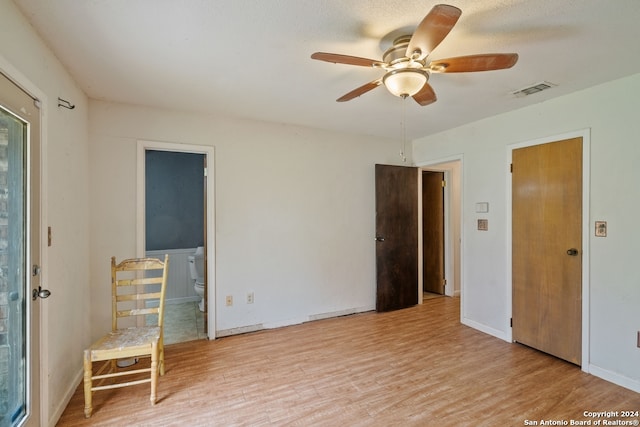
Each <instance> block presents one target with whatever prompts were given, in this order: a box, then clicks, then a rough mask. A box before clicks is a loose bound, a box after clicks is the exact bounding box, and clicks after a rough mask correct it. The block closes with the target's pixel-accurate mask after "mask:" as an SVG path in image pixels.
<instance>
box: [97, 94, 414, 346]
mask: <svg viewBox="0 0 640 427" xmlns="http://www.w3.org/2000/svg"><path fill="white" fill-rule="evenodd" d="M138 139H143V140H152V141H167V142H175V143H185V144H192V145H212V146H214V147H215V165H214V170H215V172H214V173H215V193H216V195H215V207H216V225H215V232H216V271H215V274H216V287H217V304H216V311H217V319H216V320H217V328H216V329H217V330H218V331H223V332H225V331H227V332H228V331H230V330H234V329H237V328H245V327H253V326H255V325H261V327H265V328H269V327H276V326H281V325H288V324H293V323H297V322H302V321H306V320H308V319H309V318H310V317H311V316H316V315H322V314H325V313H335V312H342V311H344V310H355V311H358V310H370V309H373V308H374V307H375V245H374V243H375V242H374V240H373V236H374V233H375V223H374V220H375V212H374V164H375V163H389V164H398V162H399V161H400V159H399V156H398V154H397V153H398V143H397V141H392V140H384V139H375V138H371V137H363V136H352V135H351V136H350V135H344V134H338V133H331V132H326V131H320V130H314V129H309V128H302V127H295V126H288V125H280V124H267V123H261V122H255V121H242V120H233V119H224V118H219V117H213V116H206V115H195V114H190V113H181V112H176V111H166V110H158V109H152V108H144V107H134V106H126V105H120V104H113V103H105V102H99V101H91V102H90V140H91V149H90V168H91V172H92V186H91V190H92V191H91V194H92V196H91V236H92V243H91V277H92V280H91V283H92V286H93V289H92V301H94V302H96V303H97V302H98V301H104V300H105V299H106V298H108V293H109V286H108V285H105V283H107V282H108V280H109V270H108V267H109V264H108V260H109V257H110V256H112V255H115V256H116V257H118V258H122V257H125V256H131V255H132V254H135V250H136V248H135V236H136V232H135V231H136V230H135V226H136V212H135V209H136V207H135V200H136V194H135V188H136V141H137V140H138ZM409 161H411V160H410V159H409ZM107 284H108V283H107ZM248 291H252V292H254V293H255V302H254V303H253V304H250V305H249V304H246V303H245V300H246V293H247V292H248ZM226 295H232V296H233V300H234V304H233V306H231V307H227V306H225V304H224V300H225V296H226ZM109 316H110V313H109V309H108V307H104V308H102V309H98V307H97V304H96V309H95V310H93V311H92V319H91V325H92V335H93V336H98V335H99V334H100V333H102V332H104V331H105V330H106V329H108V328H109Z"/></svg>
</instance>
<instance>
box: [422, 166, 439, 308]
mask: <svg viewBox="0 0 640 427" xmlns="http://www.w3.org/2000/svg"><path fill="white" fill-rule="evenodd" d="M443 183H444V172H431V171H424V172H422V254H423V263H422V266H423V267H422V268H423V278H422V287H423V290H424V291H425V292H432V293H435V294H440V295H444V187H443Z"/></svg>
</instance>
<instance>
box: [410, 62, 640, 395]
mask: <svg viewBox="0 0 640 427" xmlns="http://www.w3.org/2000/svg"><path fill="white" fill-rule="evenodd" d="M533 96H535V95H533ZM638 111H640V75H635V76H631V77H628V78H624V79H621V80H617V81H614V82H610V83H608V84H604V85H600V86H597V87H594V88H591V89H588V90H584V91H581V92H578V93H575V94H572V95H567V96H563V97H560V98H557V99H554V100H551V101H547V102H544V103H541V104H537V105H534V106H531V107H528V108H523V109H520V110H517V111H513V112H511V113H507V114H503V115H500V116H496V117H492V118H489V119H485V120H482V121H478V122H475V123H470V124H468V125H465V126H461V127H459V128H456V129H452V130H449V131H447V132H442V133H440V134H437V135H432V136H429V137H425V138H421V139H419V140H416V141H414V144H413V158H414V162H415V163H416V164H423V163H426V162H429V161H430V160H431V159H439V158H446V157H448V156H452V155H459V154H462V155H463V156H464V162H463V168H464V170H463V190H462V192H463V203H462V205H463V211H462V216H463V236H464V242H463V255H462V256H463V265H464V271H463V280H464V283H463V287H462V291H463V301H464V306H463V308H462V310H463V313H462V316H463V318H464V319H466V320H467V321H468V322H469V323H472V324H474V323H475V324H476V325H477V326H479V327H480V328H482V329H485V330H488V331H493V332H494V333H495V335H497V336H500V337H503V338H504V337H508V336H510V332H509V331H507V328H508V327H509V326H508V325H509V321H508V319H509V317H510V313H511V301H510V300H509V297H508V295H509V294H510V293H509V288H510V283H507V277H506V272H507V265H506V262H507V261H506V260H507V259H508V258H507V252H506V251H507V248H506V247H507V245H506V242H507V236H506V229H507V227H506V224H505V220H506V209H507V207H506V188H507V186H506V184H507V183H506V179H507V174H506V173H505V170H506V168H507V167H508V165H507V164H506V163H507V146H508V145H510V144H515V143H521V142H524V141H529V140H535V139H539V138H546V137H552V136H553V135H560V134H563V133H567V132H571V131H576V130H580V129H587V128H589V129H590V140H591V153H590V154H591V156H590V158H591V164H590V165H589V166H590V173H591V182H590V188H589V193H590V206H589V207H588V209H589V211H590V221H589V226H590V228H593V226H594V221H596V220H604V221H607V222H608V226H609V231H608V237H606V238H600V237H594V235H593V234H594V233H593V231H590V239H589V241H587V242H584V244H585V245H589V248H590V259H588V260H584V261H585V262H588V263H590V273H589V281H590V289H589V292H590V300H591V305H590V320H589V325H590V326H589V342H590V348H589V359H590V366H588V367H587V369H588V370H589V371H590V372H591V373H593V374H596V375H598V376H601V377H604V378H606V379H609V380H611V381H614V382H617V383H618V384H621V385H624V386H626V387H629V388H632V389H634V390H636V391H640V349H638V348H637V347H636V333H637V331H638V330H640V316H639V315H638V308H639V307H640V286H639V285H638V284H639V283H640V270H639V269H638V268H637V267H636V265H637V264H636V263H637V258H638V254H640V227H638V224H637V217H638V215H637V211H638V209H640V197H638V196H639V192H640V190H638V182H639V181H640V169H639V168H638V164H640V141H639V140H638V139H639V137H638V135H640V120H638ZM480 201H487V202H489V203H490V211H489V214H488V215H487V217H488V219H489V223H490V225H489V232H482V233H480V232H477V231H476V230H475V225H476V224H475V219H476V214H475V213H474V206H475V203H476V202H480ZM483 215H485V214H483Z"/></svg>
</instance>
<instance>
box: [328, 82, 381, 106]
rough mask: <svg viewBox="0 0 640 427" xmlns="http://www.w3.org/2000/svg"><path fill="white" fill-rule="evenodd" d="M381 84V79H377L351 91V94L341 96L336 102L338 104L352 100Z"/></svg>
mask: <svg viewBox="0 0 640 427" xmlns="http://www.w3.org/2000/svg"><path fill="white" fill-rule="evenodd" d="M381 84H382V79H378V80H374V81H372V82H369V83H367V84H365V85H362V86H360V87H359V88H356V89H354V90H352V91H351V92H349V93H347V94H345V95H342V96H341V97H340V98H338V99H336V101H338V102H345V101H349V100H351V99H353V98H357V97H358V96H360V95H362V94H364V93H367V92H369V91H370V90H373V89H375V88H377V87H378V86H380V85H381Z"/></svg>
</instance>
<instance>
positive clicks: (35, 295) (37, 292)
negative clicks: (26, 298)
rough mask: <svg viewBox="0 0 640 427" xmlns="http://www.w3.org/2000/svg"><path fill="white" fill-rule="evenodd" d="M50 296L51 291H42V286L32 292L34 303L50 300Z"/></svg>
mask: <svg viewBox="0 0 640 427" xmlns="http://www.w3.org/2000/svg"><path fill="white" fill-rule="evenodd" d="M50 295H51V291H50V290H49V289H42V286H38V289H34V290H33V291H31V299H32V300H34V301H35V300H37V299H38V298H42V299H45V298H49V296H50Z"/></svg>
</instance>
